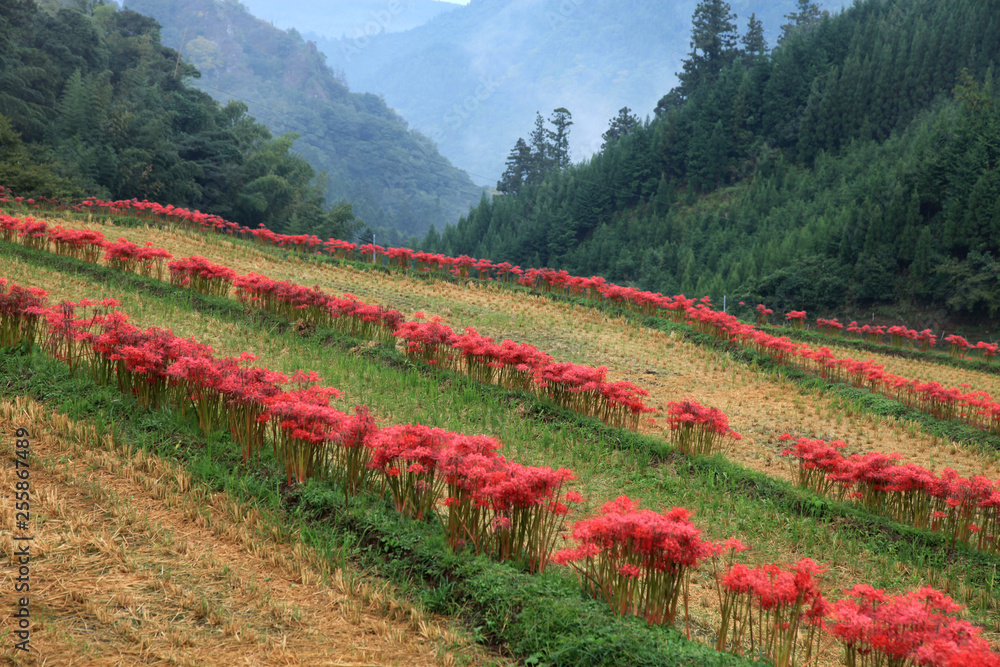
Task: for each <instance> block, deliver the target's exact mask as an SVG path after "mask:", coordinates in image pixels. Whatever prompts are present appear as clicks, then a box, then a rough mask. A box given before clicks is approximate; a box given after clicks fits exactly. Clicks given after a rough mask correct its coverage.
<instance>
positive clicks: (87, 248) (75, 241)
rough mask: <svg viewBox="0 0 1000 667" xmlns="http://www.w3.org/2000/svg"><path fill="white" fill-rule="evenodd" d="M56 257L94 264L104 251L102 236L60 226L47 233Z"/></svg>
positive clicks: (87, 230) (96, 232)
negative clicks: (61, 256) (62, 256)
mask: <svg viewBox="0 0 1000 667" xmlns="http://www.w3.org/2000/svg"><path fill="white" fill-rule="evenodd" d="M48 233H49V239H51V241H52V244H53V246H54V247H55V253H56V254H57V255H64V256H66V257H73V258H75V259H79V260H82V261H84V262H88V263H90V264H96V263H97V261H98V260H99V259H100V258H101V255H102V253H103V251H104V246H105V243H106V242H105V240H104V234H102V233H100V232H98V231H92V230H89V229H63V228H62V227H60V226H56V227H53V228H52V229H50V230H49V231H48Z"/></svg>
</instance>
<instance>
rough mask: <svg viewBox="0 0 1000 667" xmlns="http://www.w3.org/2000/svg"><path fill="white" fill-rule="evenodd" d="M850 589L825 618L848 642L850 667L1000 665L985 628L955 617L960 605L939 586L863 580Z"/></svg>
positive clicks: (846, 657) (846, 658) (831, 630)
mask: <svg viewBox="0 0 1000 667" xmlns="http://www.w3.org/2000/svg"><path fill="white" fill-rule="evenodd" d="M846 593H847V595H846V596H845V597H844V598H842V599H840V600H837V601H836V602H834V603H833V605H832V606H831V609H830V610H829V613H828V614H827V616H826V618H825V619H824V621H823V622H824V626H825V628H826V630H827V632H829V633H831V634H832V635H833V636H834V637H836V638H837V639H838V640H839V641H840V643H841V644H843V646H844V650H845V654H844V664H845V665H847V666H848V667H876V666H881V665H900V666H904V665H905V666H909V665H914V666H916V665H927V666H933V667H964V666H966V665H976V667H980V666H982V667H996V666H997V665H1000V656H997V655H996V654H995V653H993V652H992V651H991V650H990V646H989V643H987V641H986V640H985V639H983V638H982V637H980V636H979V635H980V633H981V629H980V628H978V627H976V626H974V625H972V624H971V623H968V622H967V621H963V620H960V619H957V618H955V617H954V616H953V614H954V613H955V612H957V611H958V610H959V609H961V607H960V606H959V605H957V604H955V602H954V601H953V600H952V599H951V598H950V597H948V596H947V595H945V594H944V593H941V592H940V591H936V590H934V589H933V588H929V587H925V588H921V589H920V590H917V591H909V592H907V593H903V594H902V595H887V594H886V593H885V592H884V591H882V590H879V589H877V588H872V587H871V586H869V585H867V584H860V585H858V586H855V587H854V588H852V589H851V590H849V591H846Z"/></svg>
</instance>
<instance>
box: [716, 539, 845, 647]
mask: <svg viewBox="0 0 1000 667" xmlns="http://www.w3.org/2000/svg"><path fill="white" fill-rule="evenodd" d="M823 572H824V568H822V567H820V566H819V565H817V564H816V563H815V562H814V561H813V560H812V559H810V558H803V559H801V560H800V561H798V562H797V563H794V564H792V565H790V566H788V567H781V566H779V565H774V564H769V565H763V566H761V567H747V566H746V565H744V564H743V563H736V564H735V565H733V566H732V567H731V568H729V570H728V571H727V572H726V573H725V574H724V575H723V576H722V577H721V578H720V579H719V580H718V590H719V597H720V606H721V610H722V621H721V623H720V625H719V634H718V636H717V638H716V650H719V651H724V650H726V649H727V647H728V648H729V649H730V650H732V651H733V652H735V653H741V652H742V651H743V648H744V647H745V646H748V647H749V655H757V654H758V653H759V654H763V655H764V656H765V657H767V658H769V659H770V660H771V661H772V662H773V663H774V665H775V667H787V666H788V665H796V664H800V665H808V664H810V662H811V661H812V660H813V658H814V657H815V655H816V654H817V653H818V651H819V643H820V639H821V637H822V634H821V632H820V630H821V629H822V626H823V620H824V617H825V615H826V613H827V611H828V604H827V602H826V599H825V598H824V597H823V594H822V593H821V592H820V577H821V575H822V574H823ZM803 630H804V631H803Z"/></svg>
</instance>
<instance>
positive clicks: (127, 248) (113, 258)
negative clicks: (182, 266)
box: [104, 238, 173, 280]
mask: <svg viewBox="0 0 1000 667" xmlns="http://www.w3.org/2000/svg"><path fill="white" fill-rule="evenodd" d="M168 259H173V255H171V254H170V253H169V252H167V251H166V250H164V249H163V248H154V247H153V242H152V241H149V242H147V243H146V245H144V246H140V245H136V244H135V243H132V242H131V241H129V240H127V239H124V238H119V239H118V240H117V241H115V242H114V243H106V244H105V246H104V261H105V262H106V263H107V265H108V266H110V267H111V268H113V269H118V270H119V271H126V272H129V273H138V274H139V275H143V276H147V277H155V278H156V279H157V280H163V268H164V263H165V262H166V261H167V260H168Z"/></svg>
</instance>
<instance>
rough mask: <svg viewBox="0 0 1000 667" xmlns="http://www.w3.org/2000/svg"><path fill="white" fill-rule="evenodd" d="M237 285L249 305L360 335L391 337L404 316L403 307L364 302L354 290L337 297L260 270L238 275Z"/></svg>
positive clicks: (244, 301) (234, 282)
mask: <svg viewBox="0 0 1000 667" xmlns="http://www.w3.org/2000/svg"><path fill="white" fill-rule="evenodd" d="M233 286H234V287H235V289H236V298H237V299H239V301H240V302H241V303H243V304H244V305H246V306H248V307H251V308H260V309H262V310H266V311H268V312H270V313H274V314H275V315H280V316H282V317H285V318H288V319H290V320H302V321H305V322H308V323H310V324H313V325H314V326H327V327H332V328H335V329H339V330H341V331H344V332H345V333H347V334H348V335H351V336H354V337H357V338H365V339H380V340H389V339H391V338H392V334H393V331H395V330H396V328H397V327H398V326H399V325H400V323H401V322H402V320H403V315H402V314H401V313H400V312H399V311H396V310H392V309H389V308H384V307H382V306H378V305H371V304H367V303H364V302H362V301H360V300H358V298H357V297H356V296H354V295H352V294H344V295H343V297H342V298H340V297H335V296H332V295H329V294H326V293H324V292H323V291H321V290H320V289H319V287H313V288H308V287H303V286H301V285H296V284H295V283H292V282H288V281H276V280H272V279H270V278H268V277H266V276H262V275H259V274H256V273H250V274H247V275H245V276H237V277H236V278H235V279H234V280H233Z"/></svg>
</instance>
